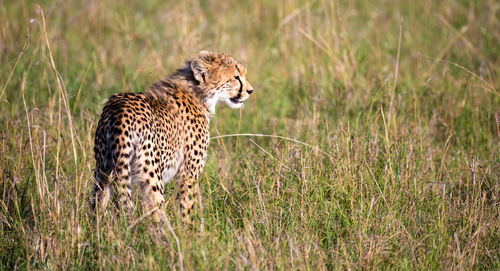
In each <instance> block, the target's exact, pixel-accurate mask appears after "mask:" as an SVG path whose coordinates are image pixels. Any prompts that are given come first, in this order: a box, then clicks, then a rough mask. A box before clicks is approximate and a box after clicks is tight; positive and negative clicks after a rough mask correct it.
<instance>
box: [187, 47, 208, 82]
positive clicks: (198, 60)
mask: <svg viewBox="0 0 500 271" xmlns="http://www.w3.org/2000/svg"><path fill="white" fill-rule="evenodd" d="M208 55H210V52H207V51H201V52H200V53H199V54H198V56H196V57H195V58H194V59H193V60H192V61H191V70H192V71H193V75H194V78H195V79H196V81H198V82H200V83H204V82H206V79H207V73H208V69H209V67H210V64H209V63H208V59H207V56H208Z"/></svg>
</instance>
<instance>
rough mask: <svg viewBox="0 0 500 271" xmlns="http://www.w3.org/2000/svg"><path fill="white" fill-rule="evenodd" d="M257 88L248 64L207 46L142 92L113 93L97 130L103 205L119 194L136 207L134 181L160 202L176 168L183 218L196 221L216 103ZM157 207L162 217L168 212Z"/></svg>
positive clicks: (146, 197)
mask: <svg viewBox="0 0 500 271" xmlns="http://www.w3.org/2000/svg"><path fill="white" fill-rule="evenodd" d="M252 91H253V88H252V86H251V85H250V83H248V81H247V80H246V68H245V67H243V65H241V64H240V63H238V62H237V61H236V60H234V59H233V58H231V57H229V56H227V55H225V54H219V53H215V52H207V51H202V52H200V53H199V55H198V56H196V57H195V58H194V59H193V60H191V61H188V62H187V63H186V66H185V67H183V68H181V69H179V70H177V71H176V72H175V73H173V74H172V75H171V76H169V77H167V78H166V79H164V80H160V81H159V82H156V83H154V84H153V85H152V86H151V87H150V88H149V89H147V90H146V91H145V92H144V93H143V94H142V93H123V94H116V95H113V96H112V97H111V98H110V99H109V101H108V102H107V104H106V106H105V107H104V109H103V112H102V115H101V118H100V120H99V124H98V127H97V130H96V135H95V147H94V151H95V159H96V169H95V173H94V174H95V187H94V196H95V201H96V202H95V203H96V204H97V206H101V207H105V206H106V205H107V203H108V201H109V199H110V198H111V196H112V195H116V197H117V199H118V201H117V203H118V204H119V206H122V207H124V208H125V209H126V210H127V211H131V210H132V209H133V202H132V199H131V185H132V183H137V184H139V187H140V188H141V191H142V195H143V202H144V206H145V208H146V210H151V209H153V208H154V207H156V206H160V207H161V205H162V204H163V202H164V197H163V192H164V183H166V182H168V181H170V180H171V179H172V178H173V177H174V176H176V175H177V190H178V191H177V197H176V199H177V205H178V207H179V211H180V215H181V221H182V222H188V223H190V222H191V219H190V214H191V211H192V209H193V206H194V204H195V202H196V197H197V192H196V191H198V190H197V189H198V183H197V179H198V177H199V176H200V174H201V172H202V169H203V166H204V164H205V159H206V156H207V147H208V144H209V131H208V130H209V123H210V118H211V117H212V116H213V114H214V113H215V105H216V104H217V103H218V102H219V101H223V102H225V103H227V104H228V105H229V106H230V107H232V108H239V107H241V105H242V104H243V101H245V100H246V99H247V98H248V97H249V95H250V93H252ZM158 210H160V211H157V212H156V213H155V217H156V218H157V219H158V214H162V212H163V211H161V210H162V209H161V208H159V209H158ZM162 215H163V214H162Z"/></svg>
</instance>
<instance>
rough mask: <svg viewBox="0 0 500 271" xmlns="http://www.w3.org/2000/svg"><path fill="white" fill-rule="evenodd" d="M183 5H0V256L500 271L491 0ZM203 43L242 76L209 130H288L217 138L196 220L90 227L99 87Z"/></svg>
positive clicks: (159, 69) (124, 263)
mask: <svg viewBox="0 0 500 271" xmlns="http://www.w3.org/2000/svg"><path fill="white" fill-rule="evenodd" d="M139 2H140V3H139ZM176 2H177V1H155V0H151V1H137V2H133V1H110V0H105V1H102V0H98V1H97V0H95V1H94V0H90V1H76V0H70V1H62V0H61V1H47V2H43V3H36V2H31V1H28V0H19V1H9V0H2V1H0V5H1V6H0V63H1V65H0V174H1V175H0V210H1V211H0V231H1V233H0V269H2V270H11V269H101V268H102V269H117V270H123V269H159V268H160V267H162V268H164V269H169V268H171V269H182V268H184V269H186V270H191V269H192V270H195V269H229V270H231V269H282V270H289V269H300V270H302V269H306V270H307V269H310V270H316V269H320V270H321V269H387V268H393V269H424V270H427V269H434V270H437V269H462V268H463V269H496V270H498V269H500V215H499V212H500V211H499V209H500V206H499V205H500V198H499V197H500V187H499V179H500V143H499V142H500V140H499V138H500V84H499V83H498V81H499V80H500V69H499V68H498V67H499V65H500V46H499V44H500V4H499V2H498V1H495V0H482V1H465V0H464V1H451V0H450V1H431V0H423V1H390V0H387V1H361V0H360V1H325V0H317V1H311V2H308V1H292V0H290V1H268V0H263V1H248V2H246V1H237V0H230V1H200V2H197V1H184V2H182V1H181V3H176ZM38 5H39V6H38ZM202 49H216V50H218V51H223V52H227V53H228V54H230V55H232V56H234V57H236V58H237V59H239V60H240V61H241V62H242V63H245V65H246V66H247V67H248V69H249V72H248V78H249V80H250V82H251V83H252V84H253V86H254V87H255V93H254V94H253V95H252V97H251V98H250V99H249V100H248V102H247V103H246V105H245V107H244V108H243V109H242V110H241V111H238V110H231V109H229V108H227V107H224V106H219V107H218V110H217V113H216V116H215V117H214V118H213V119H212V125H211V135H212V136H213V137H216V136H219V135H220V136H222V135H227V134H235V133H239V134H246V133H251V134H266V135H277V136H284V137H287V138H293V139H295V140H297V141H291V140H287V139H283V138H272V137H255V136H239V137H225V138H213V139H212V141H211V145H210V148H209V155H208V161H207V165H206V167H205V173H204V175H203V177H202V178H201V180H200V182H201V191H202V193H203V206H202V209H201V211H199V212H197V213H196V216H195V221H196V223H197V225H200V224H202V225H203V226H202V227H201V226H196V227H195V228H193V229H185V228H184V227H182V226H181V225H180V224H179V222H178V219H177V216H176V214H175V213H174V211H173V202H174V194H175V193H174V188H175V187H174V184H170V185H169V186H168V189H167V194H166V196H167V199H168V205H167V206H166V210H167V214H168V216H169V219H170V221H171V222H172V226H173V232H170V231H167V235H166V236H165V237H164V238H159V237H158V236H157V235H154V234H151V231H150V230H149V228H150V226H149V225H150V224H151V221H150V220H149V219H148V218H147V217H146V218H144V219H141V218H140V216H141V214H142V213H141V212H140V210H139V211H138V212H137V213H136V214H135V215H134V216H133V217H132V219H133V222H131V221H127V220H126V219H125V218H124V217H125V216H120V217H118V218H114V217H112V216H111V217H110V216H101V217H100V219H98V222H96V219H95V217H94V216H93V214H92V212H91V211H90V210H89V205H88V202H87V200H88V198H89V196H90V192H91V189H92V185H93V181H92V169H93V167H94V165H95V161H94V158H93V151H92V149H93V137H94V130H95V128H96V125H97V121H98V117H99V114H100V112H101V109H102V107H103V105H104V103H105V101H106V99H107V98H108V97H109V96H110V95H111V94H113V93H117V92H122V91H137V92H138V91H141V90H143V89H144V88H145V87H147V86H148V85H149V84H151V83H152V82H154V81H155V80H157V79H159V78H162V77H163V76H166V75H168V74H169V73H170V72H172V71H173V70H174V69H175V68H178V67H180V65H182V64H183V61H184V60H186V59H188V58H190V57H192V56H194V55H196V54H197V53H198V52H199V51H200V50H202ZM304 144H307V145H304ZM175 238H178V243H177V242H176V240H175ZM178 244H179V245H178Z"/></svg>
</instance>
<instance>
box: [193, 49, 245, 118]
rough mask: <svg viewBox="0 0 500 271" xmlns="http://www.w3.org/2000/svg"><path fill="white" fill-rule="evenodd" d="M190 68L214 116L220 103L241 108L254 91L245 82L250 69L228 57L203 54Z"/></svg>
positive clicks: (206, 52) (218, 54) (203, 52)
mask: <svg viewBox="0 0 500 271" xmlns="http://www.w3.org/2000/svg"><path fill="white" fill-rule="evenodd" d="M190 67H191V70H192V71H193V75H194V78H195V80H196V81H198V83H199V88H200V90H199V91H200V92H202V93H200V96H201V97H202V98H203V100H204V101H205V103H206V104H207V106H208V108H210V110H211V111H212V113H213V112H215V105H216V104H217V103H218V102H225V103H226V104H227V105H229V106H230V107H231V108H240V107H241V106H242V105H243V102H244V101H245V100H246V99H248V97H249V96H250V94H251V93H252V92H253V87H252V86H251V85H250V83H249V82H248V81H247V79H246V74H247V69H246V68H245V67H244V66H243V65H241V64H240V63H239V62H238V61H236V60H235V59H234V58H232V57H230V56H228V55H225V54H220V53H216V52H209V51H201V52H200V53H199V54H198V56H196V57H195V58H194V59H193V60H192V61H191V63H190Z"/></svg>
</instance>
